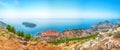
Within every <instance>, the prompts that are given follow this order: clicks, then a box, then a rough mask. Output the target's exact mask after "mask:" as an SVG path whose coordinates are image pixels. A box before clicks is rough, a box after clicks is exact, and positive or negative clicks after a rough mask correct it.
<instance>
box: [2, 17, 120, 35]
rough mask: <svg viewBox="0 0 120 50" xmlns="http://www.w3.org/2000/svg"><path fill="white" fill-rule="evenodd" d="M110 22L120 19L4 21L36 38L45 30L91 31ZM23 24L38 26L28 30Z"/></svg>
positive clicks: (29, 19) (30, 19) (28, 19)
mask: <svg viewBox="0 0 120 50" xmlns="http://www.w3.org/2000/svg"><path fill="white" fill-rule="evenodd" d="M106 20H108V21H110V22H113V23H114V22H120V19H54V18H52V19H39V18H27V19H25V18H24V19H22V18H20V19H13V18H11V19H7V18H5V19H2V20H0V21H3V22H5V23H7V24H10V25H13V26H14V27H15V28H16V29H17V30H19V31H24V32H25V33H30V34H31V35H32V36H34V35H35V34H36V33H37V32H41V31H44V30H57V31H59V32H62V31H64V30H68V29H81V28H82V29H89V28H91V27H92V26H93V25H94V24H97V23H99V22H103V21H106ZM23 22H30V23H34V24H36V25H37V26H36V27H34V28H28V27H25V26H24V25H22V23H23Z"/></svg>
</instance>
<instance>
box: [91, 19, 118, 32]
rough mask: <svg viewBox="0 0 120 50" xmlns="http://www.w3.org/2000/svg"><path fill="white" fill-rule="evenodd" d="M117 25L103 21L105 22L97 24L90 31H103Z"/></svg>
mask: <svg viewBox="0 0 120 50" xmlns="http://www.w3.org/2000/svg"><path fill="white" fill-rule="evenodd" d="M116 26H117V25H116V24H115V23H112V22H109V21H105V22H99V23H98V24H95V25H93V27H92V29H93V30H103V29H110V28H114V27H116Z"/></svg>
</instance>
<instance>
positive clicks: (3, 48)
mask: <svg viewBox="0 0 120 50" xmlns="http://www.w3.org/2000/svg"><path fill="white" fill-rule="evenodd" d="M21 39H22V38H21V37H19V36H17V35H15V34H14V33H11V32H9V31H8V30H6V29H4V28H2V27H0V50H18V49H20V50H23V49H25V48H24V45H22V44H21V43H20V41H21Z"/></svg>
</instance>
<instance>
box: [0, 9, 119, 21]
mask: <svg viewBox="0 0 120 50" xmlns="http://www.w3.org/2000/svg"><path fill="white" fill-rule="evenodd" d="M0 15H2V16H3V17H4V18H100V19H104V18H118V17H119V14H117V13H113V12H90V11H86V12H84V11H63V10H61V11H39V10H38V11H32V10H29V11H25V10H24V11H17V10H8V11H5V12H2V13H0Z"/></svg>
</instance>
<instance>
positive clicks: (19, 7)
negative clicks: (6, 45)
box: [0, 0, 120, 19]
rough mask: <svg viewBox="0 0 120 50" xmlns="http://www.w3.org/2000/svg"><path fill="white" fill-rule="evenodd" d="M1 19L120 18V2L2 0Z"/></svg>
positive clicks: (0, 5)
mask: <svg viewBox="0 0 120 50" xmlns="http://www.w3.org/2000/svg"><path fill="white" fill-rule="evenodd" d="M0 18H101V19H102V18H120V0H0Z"/></svg>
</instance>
